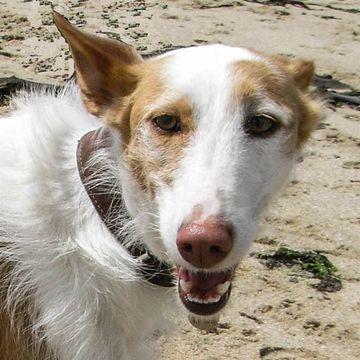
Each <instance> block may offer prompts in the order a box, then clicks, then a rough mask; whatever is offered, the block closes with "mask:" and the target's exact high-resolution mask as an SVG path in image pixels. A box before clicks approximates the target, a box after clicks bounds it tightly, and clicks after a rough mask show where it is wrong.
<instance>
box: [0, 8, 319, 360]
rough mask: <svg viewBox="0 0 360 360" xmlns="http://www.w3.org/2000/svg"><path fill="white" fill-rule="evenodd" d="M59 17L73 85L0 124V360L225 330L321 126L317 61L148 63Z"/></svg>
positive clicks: (110, 352) (210, 50)
mask: <svg viewBox="0 0 360 360" xmlns="http://www.w3.org/2000/svg"><path fill="white" fill-rule="evenodd" d="M54 21H55V24H56V26H57V27H58V29H59V30H60V32H61V33H62V35H63V37H64V38H65V40H66V41H67V43H68V45H69V47H70V48H71V51H72V55H73V59H74V62H75V69H76V76H77V85H75V84H70V85H68V86H67V87H66V89H65V90H64V91H63V92H62V93H61V94H57V95H55V94H54V93H52V92H40V93H39V92H38V93H34V92H32V93H31V94H28V95H24V94H20V95H18V96H17V97H16V99H15V100H14V101H13V110H12V111H10V112H9V113H7V114H5V115H4V116H3V117H2V118H1V119H0V144H1V154H0V197H1V204H0V263H1V267H0V269H1V270H0V271H1V294H0V324H1V326H0V332H1V336H0V353H1V354H2V355H1V357H2V359H4V360H5V359H6V360H15V359H23V360H30V359H39V360H44V359H58V360H70V359H71V360H89V359H94V360H119V359H121V360H124V359H125V360H126V359H139V360H144V359H150V358H152V355H151V354H152V351H153V350H152V349H153V348H155V347H156V346H154V343H155V342H156V341H155V340H154V337H155V335H154V334H156V333H157V331H159V330H162V331H166V329H167V328H168V327H167V326H168V324H170V323H171V322H172V321H173V320H174V319H172V318H175V320H176V318H177V317H179V312H180V313H183V315H185V316H186V315H187V316H188V319H189V321H190V323H191V324H192V325H194V326H195V327H197V328H200V329H205V330H206V329H211V328H213V327H216V324H217V322H218V320H219V314H220V313H221V311H222V310H223V308H224V307H225V305H226V303H227V301H228V299H229V296H230V292H231V287H232V278H233V276H234V272H235V269H236V267H237V265H238V264H239V262H240V261H241V259H243V258H244V256H245V255H246V254H247V252H248V250H249V248H250V245H251V242H252V241H253V239H254V238H255V236H256V229H257V225H258V223H259V220H260V218H261V214H262V213H263V212H264V210H265V209H266V207H267V205H268V203H269V201H270V199H271V198H272V197H273V195H274V194H276V193H277V192H278V191H279V190H280V189H282V188H283V186H284V184H286V182H287V179H288V177H289V174H290V172H291V169H292V167H293V165H294V163H295V162H296V159H297V157H298V155H299V152H300V151H301V149H302V147H303V145H304V144H305V142H306V140H307V139H308V138H309V136H310V133H311V131H312V129H313V128H314V126H315V124H316V123H317V122H318V120H319V118H320V116H321V107H320V105H319V103H318V101H317V99H316V96H315V95H314V94H313V91H312V88H311V82H312V78H313V75H314V65H313V63H312V62H310V61H305V60H301V59H288V58H285V57H281V56H266V55H264V54H261V53H259V52H256V51H253V50H249V49H244V48H235V47H228V46H224V45H206V46H198V47H190V48H183V49H178V50H174V51H169V52H167V53H165V54H162V55H159V56H156V57H151V58H148V59H146V60H144V59H142V57H141V56H140V55H139V54H137V53H136V52H135V50H134V49H133V48H132V47H131V46H130V45H128V44H126V43H124V42H120V41H114V40H109V39H104V38H101V37H96V36H93V35H90V34H87V33H85V32H81V31H79V30H78V29H76V28H75V27H74V26H72V25H71V24H70V23H69V22H68V21H67V20H66V19H65V18H64V17H63V16H62V15H60V14H59V13H56V12H54ZM183 315H182V316H183Z"/></svg>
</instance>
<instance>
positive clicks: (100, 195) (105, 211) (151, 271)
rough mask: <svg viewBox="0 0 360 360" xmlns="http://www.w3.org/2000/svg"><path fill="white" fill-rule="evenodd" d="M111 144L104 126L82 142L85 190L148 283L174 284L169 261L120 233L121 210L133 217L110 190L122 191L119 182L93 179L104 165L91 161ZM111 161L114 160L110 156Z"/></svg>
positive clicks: (79, 161)
mask: <svg viewBox="0 0 360 360" xmlns="http://www.w3.org/2000/svg"><path fill="white" fill-rule="evenodd" d="M110 146H111V135H110V134H109V132H107V131H106V130H104V129H102V128H100V129H98V130H93V131H90V132H88V133H86V134H85V135H84V136H83V137H82V138H81V139H80V140H79V143H78V147H77V166H78V171H79V175H80V179H81V181H82V183H83V185H84V187H85V190H86V192H87V194H88V196H89V198H90V200H91V202H92V204H93V205H94V207H95V209H96V211H97V213H98V214H99V216H100V218H101V219H102V221H103V222H104V224H105V225H106V227H107V228H108V230H109V231H110V232H111V234H112V235H113V236H114V237H115V238H116V239H117V241H118V242H119V243H120V244H121V245H123V246H124V247H125V248H126V249H127V250H128V252H129V253H130V255H131V256H132V257H134V258H135V259H137V260H138V261H139V267H138V270H139V273H140V274H141V276H142V277H143V278H144V279H145V280H146V281H148V282H150V283H151V284H154V285H158V286H162V287H171V286H174V276H173V275H172V272H171V266H170V265H169V264H167V263H164V262H160V261H159V259H157V258H156V257H155V256H154V255H152V254H151V253H150V252H149V250H148V249H147V247H146V245H145V244H143V243H139V242H137V243H132V244H130V245H127V244H126V239H125V238H124V236H123V235H122V236H120V235H119V234H121V231H120V230H121V229H119V227H121V226H123V222H122V221H120V222H119V220H118V219H119V216H117V215H118V212H119V211H121V213H122V214H121V215H122V216H121V218H122V219H123V218H124V217H125V218H127V219H128V220H130V215H129V214H128V212H127V210H126V208H125V206H124V204H123V201H122V198H121V196H116V197H115V196H112V194H111V193H110V191H109V189H110V188H111V189H112V193H114V190H116V191H115V193H117V194H120V193H121V189H114V186H116V184H113V185H112V186H109V184H108V179H106V181H107V183H106V185H105V183H101V181H100V182H98V181H97V182H96V183H95V184H94V183H92V182H91V179H92V178H93V177H94V174H96V177H97V179H99V178H100V179H101V176H99V174H98V173H99V171H101V168H100V167H99V166H96V164H94V163H93V162H91V161H89V160H91V158H92V156H93V155H94V153H95V152H96V151H99V150H101V149H107V148H110ZM109 161H111V160H110V159H109Z"/></svg>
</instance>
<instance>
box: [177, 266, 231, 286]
mask: <svg viewBox="0 0 360 360" xmlns="http://www.w3.org/2000/svg"><path fill="white" fill-rule="evenodd" d="M179 278H180V279H182V280H185V281H190V282H191V283H192V284H193V286H194V287H196V288H197V289H198V290H203V291H206V290H211V289H213V288H215V287H216V286H217V285H218V284H220V283H222V282H224V281H226V280H227V278H228V274H227V273H213V274H207V273H199V272H197V273H193V272H188V271H187V270H184V269H180V271H179Z"/></svg>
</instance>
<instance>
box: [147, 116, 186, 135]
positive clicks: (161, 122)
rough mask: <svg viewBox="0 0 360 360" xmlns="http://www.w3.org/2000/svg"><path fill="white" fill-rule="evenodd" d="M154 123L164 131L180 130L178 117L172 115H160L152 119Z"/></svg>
mask: <svg viewBox="0 0 360 360" xmlns="http://www.w3.org/2000/svg"><path fill="white" fill-rule="evenodd" d="M153 122H154V124H155V125H156V126H157V127H158V128H159V129H161V130H163V131H166V132H172V133H174V132H178V131H180V130H181V124H180V119H179V118H178V117H176V116H172V115H160V116H157V117H155V118H154V119H153Z"/></svg>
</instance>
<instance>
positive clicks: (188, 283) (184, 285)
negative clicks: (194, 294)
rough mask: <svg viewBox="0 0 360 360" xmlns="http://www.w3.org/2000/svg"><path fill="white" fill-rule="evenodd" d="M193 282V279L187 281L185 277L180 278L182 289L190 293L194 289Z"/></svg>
mask: <svg viewBox="0 0 360 360" xmlns="http://www.w3.org/2000/svg"><path fill="white" fill-rule="evenodd" d="M192 286H193V284H192V282H191V281H185V280H183V279H180V287H181V290H182V291H184V292H186V293H188V292H190V291H191V289H192Z"/></svg>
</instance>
